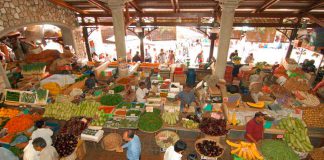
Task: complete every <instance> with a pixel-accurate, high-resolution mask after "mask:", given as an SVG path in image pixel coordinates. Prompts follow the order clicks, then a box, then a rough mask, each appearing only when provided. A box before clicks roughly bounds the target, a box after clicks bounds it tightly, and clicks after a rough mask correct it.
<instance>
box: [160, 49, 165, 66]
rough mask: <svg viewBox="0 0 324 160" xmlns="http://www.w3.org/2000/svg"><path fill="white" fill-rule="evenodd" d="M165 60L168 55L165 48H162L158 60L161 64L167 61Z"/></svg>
mask: <svg viewBox="0 0 324 160" xmlns="http://www.w3.org/2000/svg"><path fill="white" fill-rule="evenodd" d="M165 60H166V56H165V53H164V50H163V49H161V51H160V54H159V55H158V62H159V63H160V64H163V63H165Z"/></svg>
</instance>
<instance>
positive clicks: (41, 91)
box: [36, 89, 47, 101]
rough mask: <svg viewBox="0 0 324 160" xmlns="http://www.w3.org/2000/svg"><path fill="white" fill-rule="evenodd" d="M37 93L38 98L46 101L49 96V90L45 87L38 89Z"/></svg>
mask: <svg viewBox="0 0 324 160" xmlns="http://www.w3.org/2000/svg"><path fill="white" fill-rule="evenodd" d="M36 94H37V98H38V100H40V101H44V100H45V101H46V97H47V90H45V89H37V90H36Z"/></svg>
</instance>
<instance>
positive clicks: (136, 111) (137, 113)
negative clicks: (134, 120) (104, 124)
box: [126, 110, 142, 116]
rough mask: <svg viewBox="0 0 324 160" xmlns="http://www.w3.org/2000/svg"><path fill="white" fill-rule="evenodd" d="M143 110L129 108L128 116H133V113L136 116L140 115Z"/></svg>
mask: <svg viewBox="0 0 324 160" xmlns="http://www.w3.org/2000/svg"><path fill="white" fill-rule="evenodd" d="M141 113H142V112H141V111H139V110H129V111H127V113H126V116H131V115H132V114H134V115H135V116H139V115H140V114H141Z"/></svg>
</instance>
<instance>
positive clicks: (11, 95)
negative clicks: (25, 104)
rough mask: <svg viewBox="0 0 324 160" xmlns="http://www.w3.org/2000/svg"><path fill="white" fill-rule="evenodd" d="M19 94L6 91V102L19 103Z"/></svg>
mask: <svg viewBox="0 0 324 160" xmlns="http://www.w3.org/2000/svg"><path fill="white" fill-rule="evenodd" d="M19 98H20V92H13V91H7V92H6V101H14V102H19Z"/></svg>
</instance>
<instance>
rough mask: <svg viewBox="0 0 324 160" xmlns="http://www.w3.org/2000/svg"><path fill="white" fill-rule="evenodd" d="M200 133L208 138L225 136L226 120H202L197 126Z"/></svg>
mask: <svg viewBox="0 0 324 160" xmlns="http://www.w3.org/2000/svg"><path fill="white" fill-rule="evenodd" d="M199 129H200V130H201V132H203V133H205V134H207V135H210V136H222V135H225V134H227V132H228V130H226V120H224V119H215V118H203V119H202V121H201V122H200V124H199Z"/></svg>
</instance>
